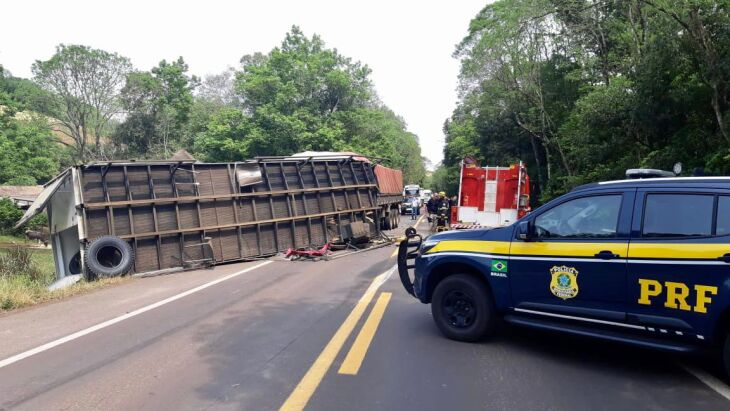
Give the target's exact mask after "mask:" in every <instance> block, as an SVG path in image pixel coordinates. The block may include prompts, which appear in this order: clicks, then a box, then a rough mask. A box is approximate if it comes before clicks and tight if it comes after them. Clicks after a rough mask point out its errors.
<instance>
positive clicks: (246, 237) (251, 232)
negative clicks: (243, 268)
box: [241, 227, 259, 257]
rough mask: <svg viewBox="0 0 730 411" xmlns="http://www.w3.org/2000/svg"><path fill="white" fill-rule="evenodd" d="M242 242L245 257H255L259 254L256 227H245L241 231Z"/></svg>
mask: <svg viewBox="0 0 730 411" xmlns="http://www.w3.org/2000/svg"><path fill="white" fill-rule="evenodd" d="M241 240H242V241H241V243H242V244H243V250H242V251H243V256H244V257H253V256H256V255H258V254H259V249H258V245H259V244H258V241H257V239H256V227H243V228H242V229H241Z"/></svg>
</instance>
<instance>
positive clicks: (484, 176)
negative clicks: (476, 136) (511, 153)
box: [451, 157, 530, 229]
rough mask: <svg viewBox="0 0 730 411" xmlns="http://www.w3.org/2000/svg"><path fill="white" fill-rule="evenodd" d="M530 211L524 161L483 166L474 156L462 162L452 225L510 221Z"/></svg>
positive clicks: (503, 223)
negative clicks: (505, 165) (507, 164)
mask: <svg viewBox="0 0 730 411" xmlns="http://www.w3.org/2000/svg"><path fill="white" fill-rule="evenodd" d="M529 211H530V178H529V176H528V175H527V170H526V168H525V165H524V164H523V163H522V162H521V161H520V162H519V163H517V164H512V165H510V166H509V167H491V166H487V167H479V165H478V164H477V162H476V160H475V159H473V158H471V157H467V158H465V159H464V160H463V161H462V162H461V171H460V176H459V197H458V206H457V207H454V208H453V209H452V215H451V221H452V223H451V228H455V229H462V228H478V227H499V226H504V225H509V224H512V223H513V222H515V221H517V219H518V218H521V217H522V216H524V215H525V214H527V213H528V212H529Z"/></svg>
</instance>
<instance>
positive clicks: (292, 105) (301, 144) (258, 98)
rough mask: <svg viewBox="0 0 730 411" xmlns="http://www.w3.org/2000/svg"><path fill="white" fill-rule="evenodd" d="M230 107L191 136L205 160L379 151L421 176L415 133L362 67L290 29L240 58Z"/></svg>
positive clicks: (412, 178) (417, 179)
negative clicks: (268, 47)
mask: <svg viewBox="0 0 730 411" xmlns="http://www.w3.org/2000/svg"><path fill="white" fill-rule="evenodd" d="M241 63H242V70H241V71H239V72H238V73H237V74H236V80H235V89H236V99H235V100H236V103H235V107H226V108H224V109H222V110H220V111H218V112H217V113H215V114H214V115H213V116H212V117H211V119H210V121H209V123H208V125H207V126H206V129H205V130H204V131H203V132H201V133H199V134H198V135H197V137H196V140H195V150H196V152H197V153H198V154H199V155H201V156H203V157H204V158H206V159H209V160H216V161H222V160H225V161H231V160H240V159H243V158H250V157H252V156H256V155H290V154H292V153H295V152H299V151H305V150H316V151H332V150H335V151H355V152H358V153H362V154H366V155H370V156H374V157H382V158H387V159H389V160H390V164H391V165H394V166H397V167H400V168H402V169H403V170H404V172H405V175H406V179H407V180H409V181H413V182H420V181H421V180H423V178H424V176H425V169H424V167H423V161H422V159H421V152H420V147H419V145H418V139H417V137H416V136H415V135H413V134H411V133H409V132H408V131H407V130H406V124H405V122H404V121H403V120H402V119H401V118H399V117H397V116H396V115H395V114H394V113H393V112H392V111H390V110H389V109H388V108H387V107H385V106H384V105H383V104H382V103H381V102H380V101H379V100H378V98H377V96H376V94H375V91H374V90H373V87H372V84H371V81H370V78H369V76H370V69H369V68H368V67H367V66H366V65H364V64H362V63H360V62H354V61H352V60H351V59H350V58H347V57H345V56H343V55H341V54H340V53H338V52H337V50H334V49H329V48H327V47H326V46H325V44H324V41H322V39H321V38H320V37H318V36H316V35H315V36H312V37H311V38H310V37H307V36H305V35H304V34H303V33H302V32H301V30H299V28H297V27H293V28H292V30H291V31H290V32H289V33H287V35H286V37H285V39H284V41H283V42H282V44H281V46H280V47H276V48H274V49H273V50H272V51H271V52H269V53H268V54H265V55H264V54H260V53H257V54H253V55H248V56H245V57H243V58H242V59H241Z"/></svg>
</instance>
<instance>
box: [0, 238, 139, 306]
mask: <svg viewBox="0 0 730 411" xmlns="http://www.w3.org/2000/svg"><path fill="white" fill-rule="evenodd" d="M128 278H129V277H116V278H105V279H101V280H98V281H91V282H87V281H84V280H81V281H79V282H78V283H76V284H74V285H72V286H69V287H65V288H62V289H60V290H55V291H48V285H49V284H51V283H52V282H53V281H54V279H55V275H54V265H53V255H52V254H51V250H45V249H41V250H29V249H27V248H22V247H15V248H5V249H0V312H2V311H8V310H14V309H17V308H21V307H27V306H30V305H34V304H39V303H43V302H46V301H51V300H57V299H61V298H66V297H69V296H72V295H76V294H81V293H85V292H88V291H91V290H95V289H98V288H101V287H106V286H108V285H111V284H118V283H121V282H124V281H127V280H128Z"/></svg>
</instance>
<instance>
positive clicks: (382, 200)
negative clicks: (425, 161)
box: [374, 164, 403, 230]
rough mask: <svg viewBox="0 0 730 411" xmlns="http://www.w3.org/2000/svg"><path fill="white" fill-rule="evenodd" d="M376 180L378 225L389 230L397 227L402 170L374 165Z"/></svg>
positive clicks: (401, 196) (401, 197)
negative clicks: (378, 209) (378, 211)
mask: <svg viewBox="0 0 730 411" xmlns="http://www.w3.org/2000/svg"><path fill="white" fill-rule="evenodd" d="M374 172H375V178H376V180H378V191H379V193H378V205H379V206H380V227H381V228H383V229H385V230H390V229H393V228H396V227H398V220H399V218H400V203H401V201H402V200H403V172H402V171H400V170H394V169H392V168H388V167H385V166H382V165H380V164H377V165H375V168H374Z"/></svg>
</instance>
